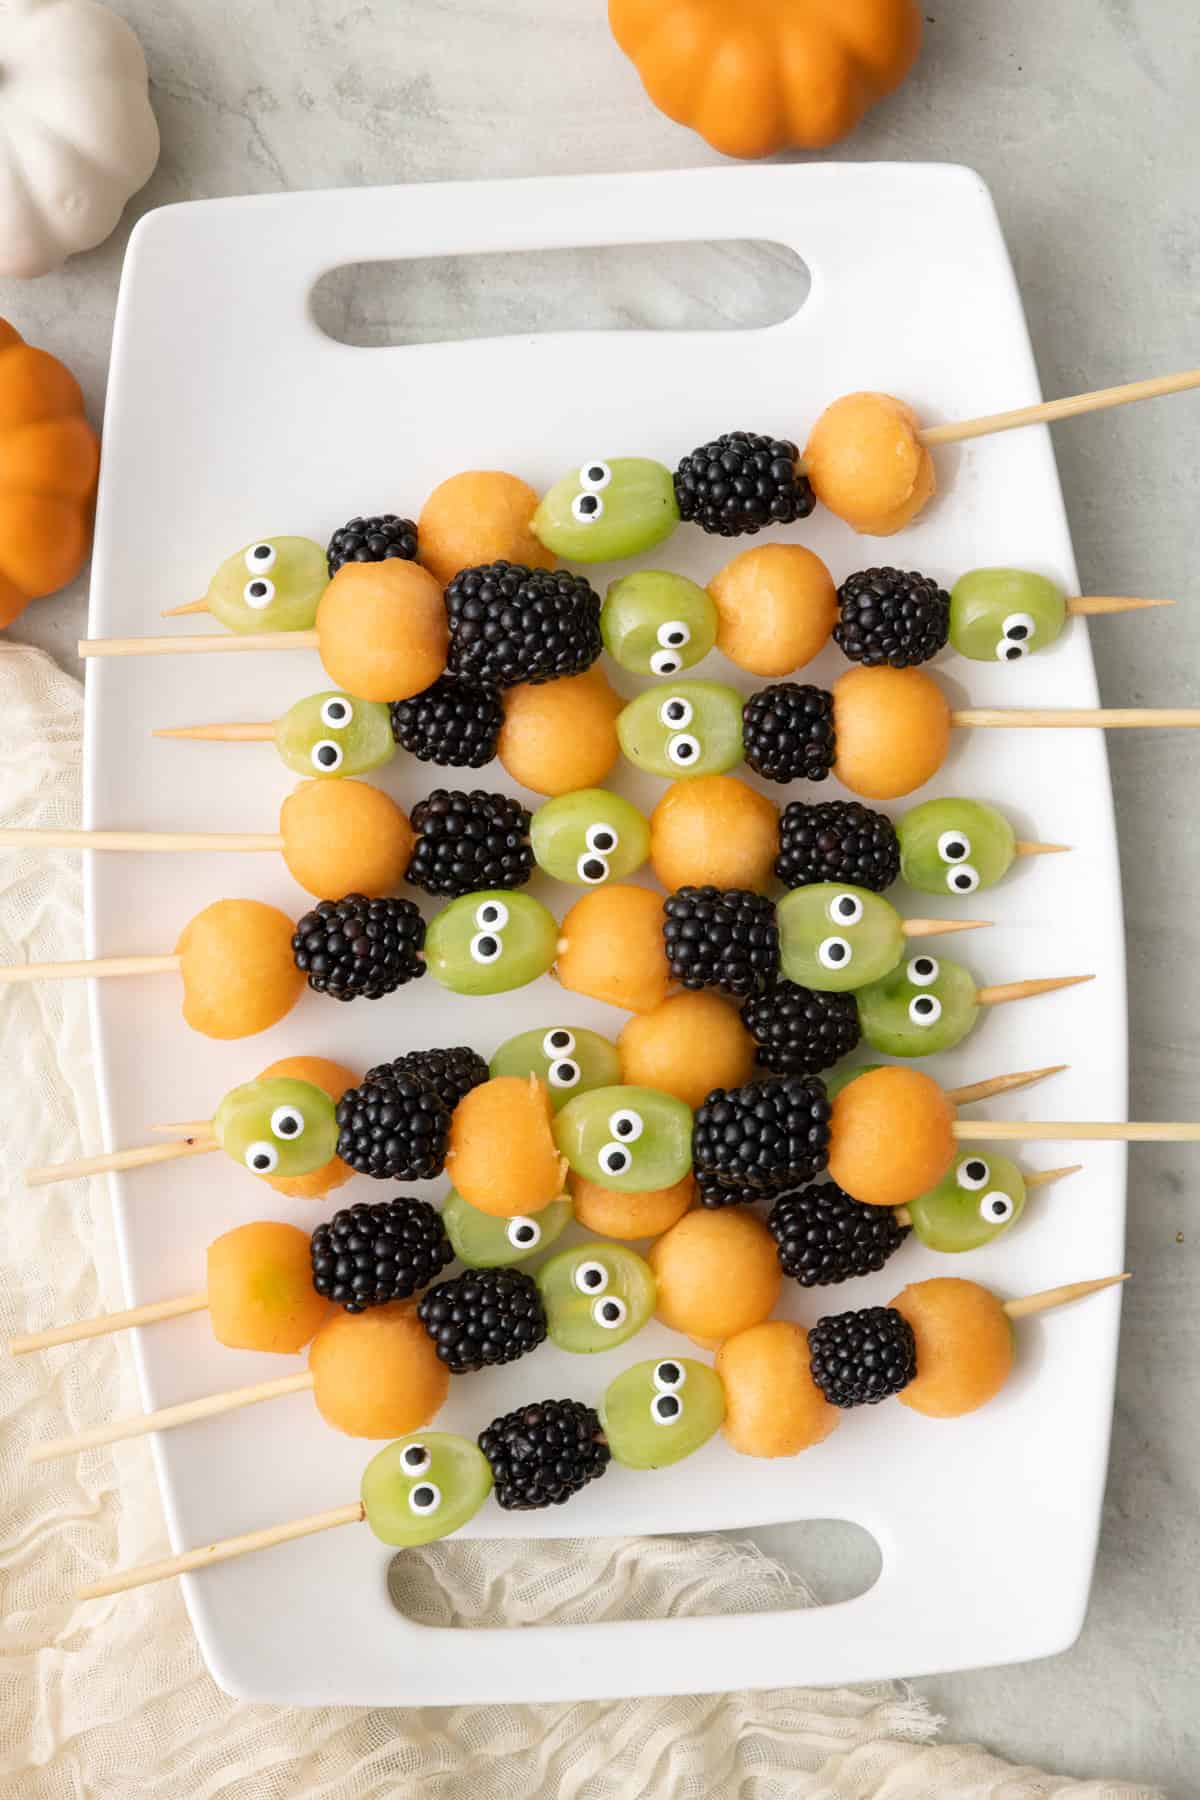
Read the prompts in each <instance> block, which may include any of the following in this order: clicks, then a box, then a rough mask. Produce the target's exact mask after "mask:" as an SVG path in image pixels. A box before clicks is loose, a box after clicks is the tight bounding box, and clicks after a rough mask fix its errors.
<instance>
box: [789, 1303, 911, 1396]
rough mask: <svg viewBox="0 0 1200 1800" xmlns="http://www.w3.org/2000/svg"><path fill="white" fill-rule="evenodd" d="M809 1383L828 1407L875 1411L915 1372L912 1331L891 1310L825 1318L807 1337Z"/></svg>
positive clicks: (876, 1308)
mask: <svg viewBox="0 0 1200 1800" xmlns="http://www.w3.org/2000/svg"><path fill="white" fill-rule="evenodd" d="M808 1355H809V1364H810V1367H811V1369H812V1377H813V1380H814V1381H815V1382H816V1384H817V1386H818V1387H819V1388H820V1390H821V1392H822V1393H823V1394H824V1396H825V1398H826V1399H827V1400H828V1402H829V1404H830V1406H875V1405H877V1404H878V1403H879V1401H880V1400H888V1399H890V1398H891V1396H892V1395H893V1394H898V1393H899V1392H900V1391H901V1389H902V1388H906V1387H907V1386H908V1384H909V1382H910V1381H911V1380H912V1379H913V1377H914V1376H915V1375H916V1372H917V1346H916V1341H915V1339H914V1338H913V1332H912V1326H911V1325H910V1324H909V1322H908V1320H907V1319H906V1318H905V1317H904V1315H903V1314H902V1313H898V1312H897V1311H896V1309H895V1307H894V1306H864V1307H862V1308H861V1309H860V1310H859V1311H858V1312H844V1313H830V1315H829V1317H828V1318H825V1319H819V1320H818V1321H817V1323H816V1324H815V1325H814V1326H812V1327H811V1329H810V1330H809V1334H808Z"/></svg>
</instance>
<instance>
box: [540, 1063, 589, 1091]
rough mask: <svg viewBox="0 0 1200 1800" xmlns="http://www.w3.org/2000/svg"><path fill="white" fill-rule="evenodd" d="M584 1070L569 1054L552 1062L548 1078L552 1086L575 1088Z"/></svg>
mask: <svg viewBox="0 0 1200 1800" xmlns="http://www.w3.org/2000/svg"><path fill="white" fill-rule="evenodd" d="M581 1074H582V1071H581V1069H580V1067H579V1064H578V1063H577V1062H572V1061H571V1058H570V1057H569V1056H563V1057H560V1058H559V1060H558V1061H557V1062H553V1063H551V1064H550V1069H549V1073H548V1075H547V1080H548V1081H549V1083H550V1086H551V1087H552V1088H573V1087H577V1086H578V1085H579V1081H580V1077H581Z"/></svg>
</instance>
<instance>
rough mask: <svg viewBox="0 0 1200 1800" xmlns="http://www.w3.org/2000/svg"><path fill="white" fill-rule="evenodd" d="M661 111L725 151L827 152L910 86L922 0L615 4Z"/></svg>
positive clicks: (619, 35) (613, 16) (625, 45)
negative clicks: (906, 81) (869, 112)
mask: <svg viewBox="0 0 1200 1800" xmlns="http://www.w3.org/2000/svg"><path fill="white" fill-rule="evenodd" d="M608 22H609V25H610V27H611V29H612V34H613V36H614V37H615V38H616V40H617V42H618V44H620V46H621V48H622V50H624V52H625V54H626V55H627V56H628V57H630V59H631V60H632V62H633V64H634V67H635V68H636V69H637V72H638V74H639V75H640V76H641V78H642V82H643V84H644V86H645V89H646V92H647V93H648V94H649V96H650V98H651V100H653V102H654V104H655V106H657V107H658V108H659V110H660V111H661V112H665V113H666V115H667V117H668V118H670V119H674V120H676V122H677V123H678V124H680V125H690V126H691V127H692V129H693V130H694V131H698V132H699V133H700V135H701V137H703V138H707V139H708V142H709V143H710V144H711V145H712V146H713V149H714V150H720V151H723V152H724V154H725V155H726V156H768V155H770V153H771V152H772V151H773V150H786V149H789V148H793V147H794V148H799V149H804V150H819V149H821V148H822V147H823V146H824V145H825V144H833V143H836V142H837V140H838V139H839V138H843V137H845V136H846V134H847V133H848V132H851V131H853V130H854V127H855V126H856V125H857V124H858V122H859V120H860V119H861V118H862V116H863V114H864V113H865V112H866V110H867V108H868V107H869V106H873V105H874V104H875V102H876V101H877V100H882V98H883V96H884V95H885V94H890V93H891V92H892V90H893V88H897V87H899V86H900V83H901V82H902V81H903V80H904V77H905V76H906V75H907V74H908V72H909V70H910V69H911V68H912V65H913V63H914V61H915V60H916V55H917V51H918V49H919V48H920V44H921V13H920V11H919V9H918V7H917V5H916V3H915V0H608Z"/></svg>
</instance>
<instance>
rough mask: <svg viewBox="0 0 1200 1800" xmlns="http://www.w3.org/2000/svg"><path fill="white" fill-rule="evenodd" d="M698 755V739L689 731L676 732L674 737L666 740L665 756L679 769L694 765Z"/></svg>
mask: <svg viewBox="0 0 1200 1800" xmlns="http://www.w3.org/2000/svg"><path fill="white" fill-rule="evenodd" d="M699 754H700V739H699V738H698V737H693V736H692V734H691V732H690V731H681V732H678V733H677V735H676V736H675V737H673V738H668V739H667V755H668V756H669V757H670V759H671V761H672V762H673V763H676V764H677V765H678V766H679V768H681V769H685V768H686V767H687V765H688V764H689V763H694V762H695V760H696V758H697V757H698V756H699Z"/></svg>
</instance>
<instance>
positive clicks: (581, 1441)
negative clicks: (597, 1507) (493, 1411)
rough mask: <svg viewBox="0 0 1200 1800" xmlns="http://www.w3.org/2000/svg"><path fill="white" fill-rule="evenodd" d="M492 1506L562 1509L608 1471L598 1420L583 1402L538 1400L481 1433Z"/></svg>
mask: <svg viewBox="0 0 1200 1800" xmlns="http://www.w3.org/2000/svg"><path fill="white" fill-rule="evenodd" d="M479 1448H480V1449H481V1450H482V1451H483V1454H484V1455H485V1456H486V1457H487V1459H488V1462H489V1464H490V1465H491V1470H492V1479H493V1480H494V1482H495V1484H496V1486H495V1489H494V1492H495V1496H496V1504H497V1505H498V1506H503V1507H504V1508H505V1510H506V1511H509V1512H512V1511H525V1512H531V1511H533V1510H534V1509H535V1508H537V1507H540V1506H561V1505H562V1503H563V1501H564V1500H569V1499H570V1498H571V1495H572V1494H577V1493H578V1492H579V1490H580V1488H583V1487H586V1486H587V1484H588V1482H589V1481H594V1480H595V1479H596V1477H597V1476H598V1475H603V1473H604V1471H605V1469H606V1468H607V1467H608V1464H609V1459H610V1456H611V1452H610V1450H609V1448H608V1445H607V1444H606V1443H604V1442H603V1440H602V1438H601V1435H600V1416H599V1414H598V1413H597V1412H595V1411H594V1410H593V1408H592V1407H590V1406H585V1405H584V1404H583V1402H582V1401H581V1400H539V1401H538V1402H537V1403H536V1404H535V1405H533V1406H519V1407H518V1408H517V1410H516V1411H515V1412H510V1413H504V1414H503V1415H502V1416H501V1417H500V1418H498V1419H493V1420H492V1422H491V1424H490V1425H489V1426H488V1427H487V1429H486V1431H481V1432H480V1434H479Z"/></svg>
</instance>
